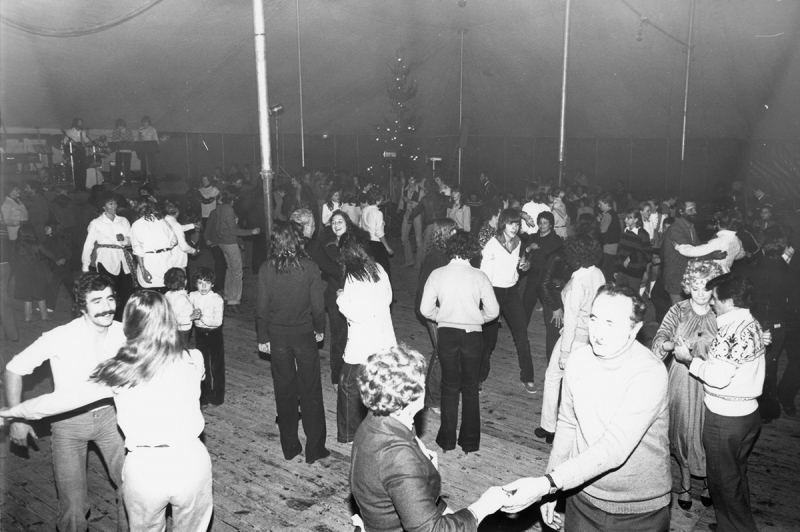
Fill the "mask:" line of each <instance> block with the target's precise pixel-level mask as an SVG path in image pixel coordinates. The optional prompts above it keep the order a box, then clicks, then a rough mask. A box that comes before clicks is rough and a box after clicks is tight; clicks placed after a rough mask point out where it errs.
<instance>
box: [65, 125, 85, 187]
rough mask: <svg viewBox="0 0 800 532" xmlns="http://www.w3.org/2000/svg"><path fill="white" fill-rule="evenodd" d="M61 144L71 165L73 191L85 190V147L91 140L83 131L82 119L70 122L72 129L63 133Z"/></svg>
mask: <svg viewBox="0 0 800 532" xmlns="http://www.w3.org/2000/svg"><path fill="white" fill-rule="evenodd" d="M62 142H63V144H64V146H65V148H66V152H67V153H68V154H69V159H70V161H69V162H70V164H71V165H72V176H73V179H74V181H75V190H86V147H87V146H88V145H89V144H91V140H89V135H88V134H87V133H86V131H85V130H84V129H83V118H74V119H73V120H72V127H71V128H69V129H68V130H66V131H64V140H63V141H62Z"/></svg>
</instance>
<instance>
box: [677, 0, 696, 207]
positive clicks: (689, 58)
mask: <svg viewBox="0 0 800 532" xmlns="http://www.w3.org/2000/svg"><path fill="white" fill-rule="evenodd" d="M694 7H695V0H692V7H691V11H690V12H689V40H688V41H687V45H686V79H685V81H684V84H683V131H682V133H681V176H680V192H681V193H683V166H684V164H683V163H684V161H685V160H686V117H687V116H688V112H689V69H690V66H691V64H692V34H693V33H694Z"/></svg>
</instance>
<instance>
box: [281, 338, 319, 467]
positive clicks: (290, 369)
mask: <svg viewBox="0 0 800 532" xmlns="http://www.w3.org/2000/svg"><path fill="white" fill-rule="evenodd" d="M270 344H271V345H270V347H271V352H272V354H271V356H270V360H271V366H272V382H273V386H274V389H275V405H276V408H277V411H278V430H279V432H280V435H281V449H282V450H283V456H284V458H286V459H287V460H290V459H292V458H294V457H295V456H297V455H298V454H300V452H301V451H302V446H301V445H300V440H299V439H298V437H297V424H298V418H297V403H298V402H299V403H300V412H301V413H302V414H303V431H304V432H305V433H306V462H309V463H310V462H314V461H316V460H318V459H319V458H321V457H322V456H323V454H325V452H326V449H325V438H326V436H327V430H326V427H325V408H324V406H323V404H322V376H321V375H320V367H319V350H318V349H317V341H316V340H315V339H314V333H311V332H309V333H302V334H281V335H278V334H273V335H272V337H271V338H270Z"/></svg>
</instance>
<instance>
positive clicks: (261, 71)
mask: <svg viewBox="0 0 800 532" xmlns="http://www.w3.org/2000/svg"><path fill="white" fill-rule="evenodd" d="M253 33H254V36H255V48H256V81H257V83H258V134H259V137H260V139H261V185H262V186H263V187H264V214H265V216H266V219H267V232H266V234H265V235H264V236H263V237H262V238H266V239H267V245H269V235H270V234H271V233H272V144H271V139H270V136H269V97H268V94H267V52H266V39H265V36H264V4H263V0H253Z"/></svg>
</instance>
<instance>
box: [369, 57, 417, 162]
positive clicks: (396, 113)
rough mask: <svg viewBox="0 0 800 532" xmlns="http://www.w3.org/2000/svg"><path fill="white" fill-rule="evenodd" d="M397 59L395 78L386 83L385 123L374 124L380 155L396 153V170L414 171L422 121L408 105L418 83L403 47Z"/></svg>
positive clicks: (392, 71) (391, 64)
mask: <svg viewBox="0 0 800 532" xmlns="http://www.w3.org/2000/svg"><path fill="white" fill-rule="evenodd" d="M396 59H397V60H396V61H395V62H394V63H390V64H389V71H390V72H391V75H392V78H391V80H390V81H389V82H388V83H387V86H386V93H387V95H388V96H389V103H390V106H391V108H390V111H389V113H388V114H386V115H384V116H383V122H382V123H380V124H375V125H374V128H375V131H376V133H377V136H376V138H375V143H376V149H377V151H378V152H379V153H383V152H386V151H391V152H396V153H397V158H396V159H395V160H394V161H393V164H394V165H395V169H397V170H400V169H411V168H413V167H414V166H415V165H412V162H413V161H416V160H418V159H419V151H420V149H419V147H418V146H417V145H416V139H415V132H416V131H417V127H418V126H419V122H420V119H419V118H418V117H417V115H416V113H415V112H414V110H413V109H411V108H410V107H409V106H408V102H409V101H410V100H412V99H413V98H414V97H415V96H416V95H417V81H416V80H414V79H412V78H411V68H412V63H406V61H405V51H404V49H403V48H400V49H399V50H397V58H396Z"/></svg>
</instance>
